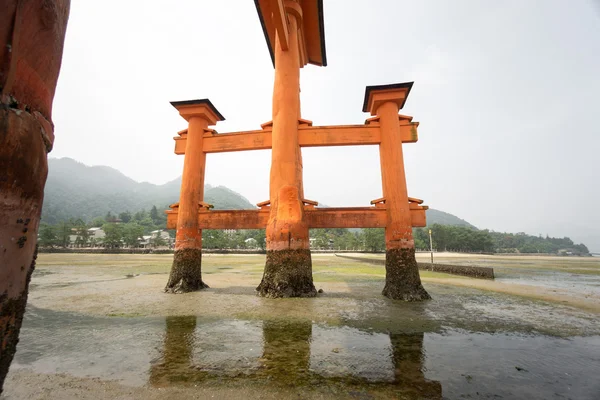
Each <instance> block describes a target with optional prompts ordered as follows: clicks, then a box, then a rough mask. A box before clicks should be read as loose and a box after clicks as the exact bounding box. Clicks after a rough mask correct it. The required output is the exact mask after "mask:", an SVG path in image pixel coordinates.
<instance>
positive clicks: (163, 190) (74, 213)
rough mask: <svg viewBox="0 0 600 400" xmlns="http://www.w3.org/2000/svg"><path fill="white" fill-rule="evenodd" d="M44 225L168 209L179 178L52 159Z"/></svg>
mask: <svg viewBox="0 0 600 400" xmlns="http://www.w3.org/2000/svg"><path fill="white" fill-rule="evenodd" d="M48 170H49V172H48V180H47V182H46V189H45V197H44V207H43V209H42V221H43V222H45V223H47V224H56V223H58V222H61V221H67V220H69V219H78V218H80V219H82V220H83V221H86V222H90V221H91V220H92V219H94V218H95V217H103V216H105V215H106V214H107V213H108V212H112V213H113V214H114V215H118V214H119V213H122V212H124V211H129V212H131V213H135V212H137V211H141V210H146V211H150V209H151V208H152V206H156V207H157V208H158V209H159V211H162V210H166V209H167V207H168V205H169V204H172V203H176V202H177V201H179V189H180V187H181V178H177V179H175V180H173V181H170V182H167V183H165V184H164V185H154V184H151V183H147V182H142V183H139V182H136V181H134V180H133V179H131V178H128V177H127V176H125V175H123V174H122V173H121V172H119V171H117V170H116V169H114V168H111V167H106V166H96V167H88V166H86V165H84V164H82V163H80V162H77V161H75V160H73V159H71V158H60V159H52V158H51V159H49V160H48ZM204 199H205V201H206V202H207V203H210V204H213V205H214V206H215V208H216V209H252V208H256V206H255V205H254V204H251V203H250V202H249V201H248V199H246V198H245V197H244V196H242V195H240V194H239V193H236V192H234V191H233V190H231V189H229V188H226V187H224V186H210V185H206V186H205V190H204ZM427 223H428V224H430V225H432V224H442V225H456V226H466V227H473V225H471V224H469V223H468V222H467V221H465V220H463V219H460V218H458V217H456V216H454V215H452V214H448V213H446V212H443V211H439V210H434V209H429V210H427Z"/></svg>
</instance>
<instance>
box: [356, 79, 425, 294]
mask: <svg viewBox="0 0 600 400" xmlns="http://www.w3.org/2000/svg"><path fill="white" fill-rule="evenodd" d="M411 87H412V82H409V83H399V84H392V85H381V86H368V87H367V90H366V93H365V103H364V106H363V111H368V112H370V113H371V115H376V116H377V117H376V118H374V119H371V121H372V122H376V120H377V119H378V120H379V124H380V129H381V143H380V144H379V157H380V162H381V180H382V189H383V197H384V199H385V205H386V214H387V215H386V217H387V222H386V226H385V249H386V254H385V272H386V275H385V287H384V289H383V295H384V296H386V297H389V298H391V299H401V300H407V301H416V300H424V299H430V298H431V297H430V296H429V294H428V293H427V292H426V291H425V289H424V288H423V285H422V284H421V278H420V277H419V268H418V265H417V260H416V258H415V241H414V239H413V235H412V220H411V214H410V205H409V200H408V191H407V187H406V175H405V171H404V155H403V152H402V135H401V130H400V122H401V121H406V120H407V119H409V118H410V117H404V116H402V115H398V111H399V110H400V109H401V108H402V107H403V105H404V102H405V101H406V98H407V97H408V93H409V92H410V88H411ZM405 123H406V122H405Z"/></svg>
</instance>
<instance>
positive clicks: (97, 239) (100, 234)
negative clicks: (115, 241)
mask: <svg viewBox="0 0 600 400" xmlns="http://www.w3.org/2000/svg"><path fill="white" fill-rule="evenodd" d="M88 235H89V237H88V243H89V245H90V246H91V247H96V246H100V245H101V244H102V242H103V240H104V237H105V236H106V233H105V232H104V230H103V229H102V228H90V229H88Z"/></svg>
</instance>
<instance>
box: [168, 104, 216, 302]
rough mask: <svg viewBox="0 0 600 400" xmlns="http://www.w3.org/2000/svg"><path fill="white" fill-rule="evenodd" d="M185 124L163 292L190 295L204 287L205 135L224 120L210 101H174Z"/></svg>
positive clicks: (205, 286) (174, 105)
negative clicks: (168, 268)
mask: <svg viewBox="0 0 600 400" xmlns="http://www.w3.org/2000/svg"><path fill="white" fill-rule="evenodd" d="M171 104H172V105H173V107H175V108H176V109H177V111H179V114H180V115H181V116H182V117H183V118H185V120H186V121H188V129H187V142H186V145H185V159H184V160H183V176H182V177H181V193H180V195H179V215H178V216H177V233H176V234H175V256H174V258H173V266H172V267H171V274H170V276H169V282H168V283H167V286H166V287H165V292H171V293H178V292H191V291H195V290H200V289H204V288H207V287H208V285H206V284H205V283H204V282H203V281H202V269H201V267H202V230H200V228H199V224H198V212H199V211H200V203H201V202H202V201H203V200H204V171H205V169H206V154H205V153H204V150H203V141H204V132H205V131H206V130H207V129H208V126H209V125H215V124H216V123H217V121H223V120H224V119H225V118H223V116H222V115H221V114H220V113H219V111H217V109H216V108H215V107H214V106H213V105H212V103H211V102H210V100H208V99H203V100H189V101H176V102H172V103H171Z"/></svg>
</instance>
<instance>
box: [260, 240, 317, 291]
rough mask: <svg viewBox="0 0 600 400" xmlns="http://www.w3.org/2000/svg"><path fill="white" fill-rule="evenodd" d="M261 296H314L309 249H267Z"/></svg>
mask: <svg viewBox="0 0 600 400" xmlns="http://www.w3.org/2000/svg"><path fill="white" fill-rule="evenodd" d="M256 290H257V291H258V295H259V296H262V297H270V298H277V297H315V296H316V295H317V290H316V289H315V285H314V284H313V278H312V260H311V257H310V250H308V249H299V250H269V251H267V262H266V264H265V272H264V274H263V278H262V281H261V282H260V285H258V287H257V288H256Z"/></svg>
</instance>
